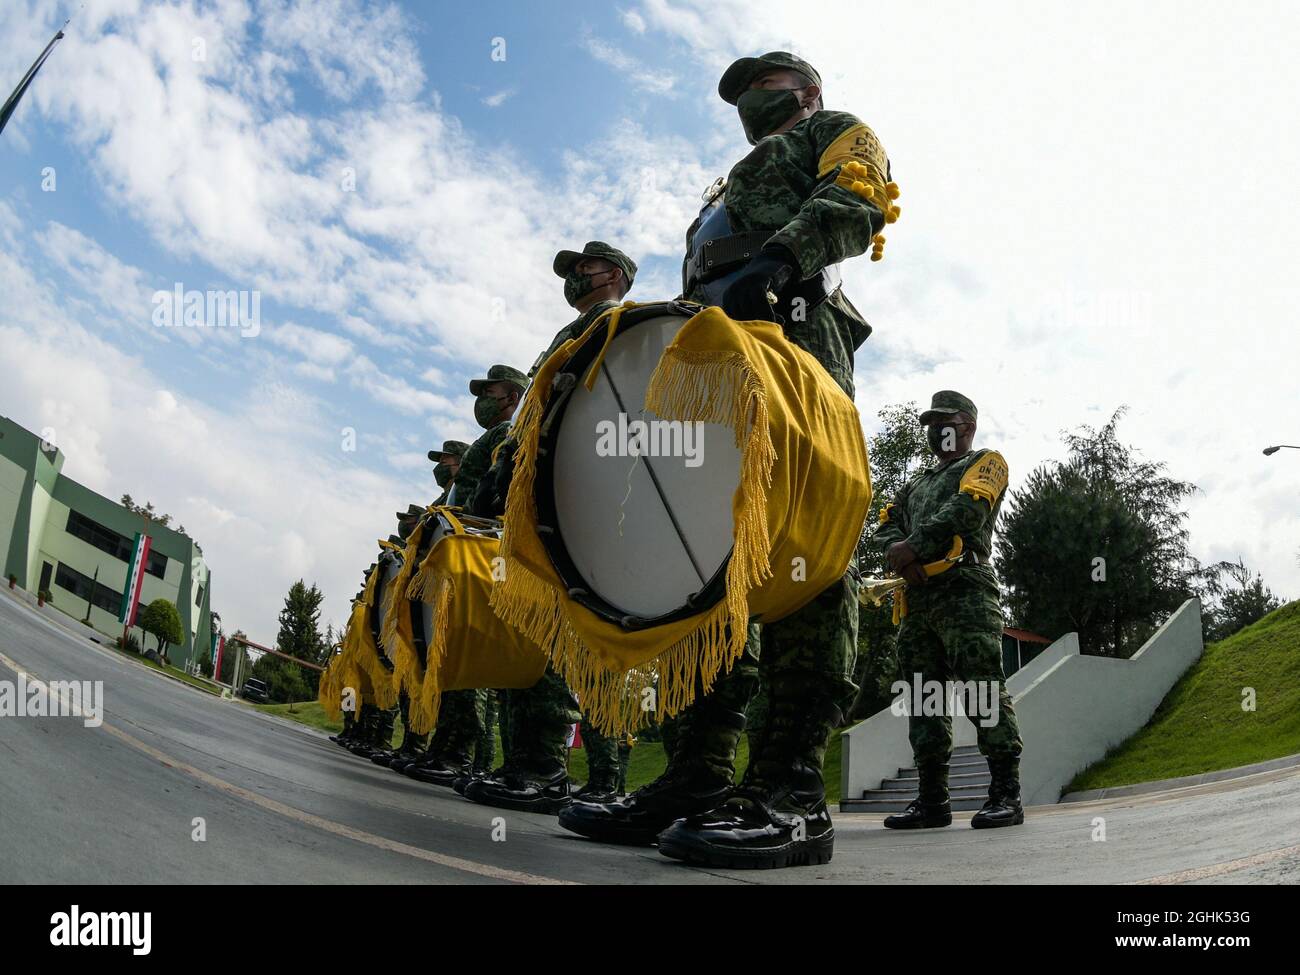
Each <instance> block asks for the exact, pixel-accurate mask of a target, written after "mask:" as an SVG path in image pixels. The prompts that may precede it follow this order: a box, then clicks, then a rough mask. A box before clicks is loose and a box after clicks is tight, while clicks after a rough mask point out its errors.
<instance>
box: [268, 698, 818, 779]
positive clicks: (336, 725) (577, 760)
mask: <svg viewBox="0 0 1300 975" xmlns="http://www.w3.org/2000/svg"><path fill="white" fill-rule="evenodd" d="M254 706H255V707H256V708H257V709H258V710H259V711H265V712H267V713H268V714H278V715H279V716H280V717H282V718H289V719H291V720H293V721H300V722H302V723H303V724H305V725H310V726H311V727H313V728H319V729H321V730H323V731H328V732H330V733H331V734H337V733H338V732H339V731H340V730H341V729H342V728H343V725H342V724H341V723H340V722H337V721H330V719H329V718H328V717H326V715H325V712H324V711H323V710H321V706H320V704H318V703H317V702H316V701H306V702H300V703H298V704H258V705H254ZM290 709H292V710H290ZM396 724H397V727H396V729H395V731H394V734H393V740H394V743H396V742H399V741H401V737H402V736H401V727H402V722H401V720H400V719H398V721H397V723H396ZM736 758H737V761H736V764H737V766H738V768H739V769H740V771H742V772H743V771H744V768H745V765H746V763H747V762H748V761H749V743H748V741H747V740H746V739H745V738H744V737H743V736H742V737H741V739H740V749H739V754H738V755H737V757H736ZM500 763H501V743H500V742H499V741H498V742H497V760H496V762H495V763H494V764H498V765H499V764H500ZM666 764H667V761H666V759H665V758H664V749H663V745H661V744H659V742H657V741H646V742H640V743H638V744H637V746H636V747H635V748H633V749H632V760H631V764H630V766H629V767H628V772H627V785H628V789H629V790H630V789H635V788H637V787H638V786H642V785H645V784H646V783H647V782H649V781H651V780H652V779H654V778H655V777H656V776H658V775H659V774H660V773H661V772H662V771H663V770H664V766H665V765H666ZM569 775H570V776H571V777H572V778H573V779H574V780H575V781H578V782H585V781H587V753H586V752H585V751H584V750H583V749H581V748H578V749H575V750H574V751H573V752H571V753H570V756H569ZM839 789H840V736H839V735H838V734H835V735H832V736H831V744H830V748H828V749H827V750H826V791H827V793H828V794H829V796H830V798H831V799H832V800H836V799H838V797H839Z"/></svg>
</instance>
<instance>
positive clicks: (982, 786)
mask: <svg viewBox="0 0 1300 975" xmlns="http://www.w3.org/2000/svg"><path fill="white" fill-rule="evenodd" d="M988 792H989V784H988V783H987V782H979V783H973V784H971V785H957V786H952V787H950V788H949V789H948V793H949V795H953V796H984V797H985V798H988ZM903 796H906V797H907V800H908V802H911V801H912V800H913V799H915V798H916V796H917V792H916V790H915V789H909V788H906V787H901V788H894V789H889V788H885V787H884V786H883V784H882V787H881V788H879V789H864V790H863V791H862V798H864V799H896V798H901V797H903Z"/></svg>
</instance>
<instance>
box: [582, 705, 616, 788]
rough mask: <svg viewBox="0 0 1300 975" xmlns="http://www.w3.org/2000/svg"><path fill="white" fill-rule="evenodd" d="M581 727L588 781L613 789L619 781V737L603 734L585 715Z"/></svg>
mask: <svg viewBox="0 0 1300 975" xmlns="http://www.w3.org/2000/svg"><path fill="white" fill-rule="evenodd" d="M579 729H580V730H581V732H582V748H583V751H585V752H586V753H587V781H588V782H594V783H597V784H599V785H602V786H605V787H606V788H610V789H612V788H613V787H614V785H615V784H616V783H617V781H618V739H616V738H611V737H608V736H606V735H603V734H601V732H600V729H598V728H597V727H596V726H595V725H593V724H592V723H591V722H590V721H588V720H587V719H586V718H585V717H584V718H583V719H582V724H581V725H580V726H579Z"/></svg>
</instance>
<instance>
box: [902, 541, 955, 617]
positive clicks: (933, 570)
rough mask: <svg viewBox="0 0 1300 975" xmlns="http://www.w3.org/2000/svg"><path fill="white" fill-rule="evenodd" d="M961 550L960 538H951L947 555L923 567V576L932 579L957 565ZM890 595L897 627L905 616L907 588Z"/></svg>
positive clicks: (903, 587)
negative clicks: (950, 546) (950, 545)
mask: <svg viewBox="0 0 1300 975" xmlns="http://www.w3.org/2000/svg"><path fill="white" fill-rule="evenodd" d="M963 548H964V546H963V544H962V540H961V536H960V535H954V536H952V548H950V549H948V554H947V555H945V556H944V557H943V558H941V559H940V560H939V561H937V562H930V563H928V564H926V565H925V566H923V567H922V568H923V569H924V570H925V574H926V575H927V576H931V577H933V576H937V575H939V574H940V573H943V572H947V571H948V570H949V569H951V568H952V567H953V566H954V565H956V564H957V562H958V560H959V559H960V558H961V556H962V549H963ZM891 595H892V596H893V602H894V625H895V626H897V625H898V624H899V623H901V622H902V621H903V617H904V616H906V615H907V587H906V586H900V587H899V588H898V589H895V590H894V591H893V593H892V594H891Z"/></svg>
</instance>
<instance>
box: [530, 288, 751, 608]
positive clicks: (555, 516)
mask: <svg viewBox="0 0 1300 975" xmlns="http://www.w3.org/2000/svg"><path fill="white" fill-rule="evenodd" d="M698 311H699V308H698V306H695V305H692V304H689V303H682V302H675V301H672V302H658V303H654V304H648V305H639V306H635V307H632V308H628V309H625V310H624V311H623V313H622V315H621V318H620V320H619V322H618V326H617V330H616V332H615V335H614V337H613V340H612V341H610V342H609V343H608V346H606V339H607V337H608V335H607V333H608V329H609V319H608V318H607V319H606V320H605V321H604V323H602V324H601V325H599V326H598V327H597V329H596V331H595V332H594V333H593V334H592V335H591V336H590V337H589V338H588V340H587V341H585V342H584V343H583V344H582V346H581V347H580V348H579V349H578V350H577V351H576V353H575V354H574V356H573V358H572V359H570V360H569V362H568V363H567V364H566V365H565V367H564V372H563V373H561V374H559V376H558V377H557V379H559V380H560V381H561V382H562V383H563V385H564V386H565V387H567V389H565V388H562V387H561V386H560V385H558V384H557V386H556V393H554V394H553V395H552V398H551V402H550V403H549V406H548V409H547V412H546V415H545V418H544V420H543V422H542V425H541V430H540V433H539V437H538V451H537V477H536V481H535V485H534V494H535V498H536V503H537V520H538V529H537V530H538V536H539V537H540V539H541V541H542V544H543V545H544V546H545V548H546V551H547V554H548V555H549V556H550V559H551V562H552V564H553V566H554V567H555V570H556V572H557V573H558V574H559V576H560V578H561V580H562V581H563V582H564V584H565V585H566V586H567V587H568V590H569V596H570V598H571V599H573V600H574V601H575V602H577V603H579V604H580V605H582V606H584V607H586V608H587V609H589V610H590V611H591V612H593V613H594V614H596V615H597V616H598V617H600V618H602V619H604V620H606V621H609V622H612V623H616V624H618V625H619V626H621V627H622V628H623V629H625V630H638V629H644V628H647V627H651V626H657V625H660V624H663V623H668V622H672V621H675V620H679V619H683V618H685V617H688V616H693V615H695V614H697V613H699V612H701V611H702V610H705V609H708V608H710V607H712V606H714V605H715V604H716V603H717V602H718V601H719V600H720V599H721V598H722V596H723V594H724V591H725V580H726V572H727V564H728V562H729V560H730V557H731V549H732V532H733V515H732V497H733V495H734V494H735V492H736V487H737V485H738V484H739V481H740V461H741V455H740V449H739V448H738V447H737V445H736V434H735V432H734V431H733V430H732V429H731V428H730V427H727V426H723V425H721V424H715V423H683V422H681V421H671V422H670V421H665V420H662V419H660V418H659V417H657V416H655V415H654V414H653V413H649V412H647V411H646V410H645V409H644V408H643V405H642V404H643V403H644V401H645V394H646V389H647V387H648V385H649V382H650V377H651V375H652V374H653V373H654V371H655V368H656V367H657V366H658V365H659V360H660V358H661V356H662V355H663V352H664V349H665V348H667V347H668V344H669V343H670V342H671V341H672V340H673V338H674V337H675V336H676V334H677V332H678V331H679V330H680V329H681V327H682V326H683V325H684V324H685V323H686V322H687V320H689V319H690V318H691V317H692V316H693V315H695V313H696V312H698ZM602 353H603V357H602ZM598 359H599V362H597V360H598ZM593 365H595V374H594V376H593V379H594V382H593V383H592V384H591V389H590V390H589V389H587V385H586V379H587V376H588V373H589V372H590V371H591V370H592V367H593Z"/></svg>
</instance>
